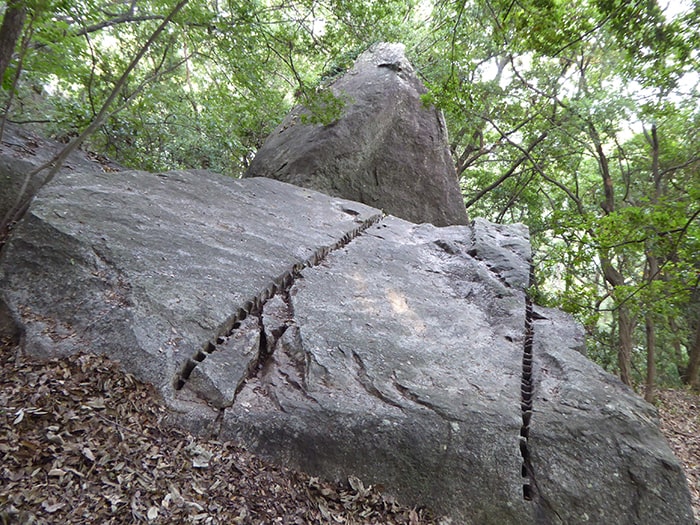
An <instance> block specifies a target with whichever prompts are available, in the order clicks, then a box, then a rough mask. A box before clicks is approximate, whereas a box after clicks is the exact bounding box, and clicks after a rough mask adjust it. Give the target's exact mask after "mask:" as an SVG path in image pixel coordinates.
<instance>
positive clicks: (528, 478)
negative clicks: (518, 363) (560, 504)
mask: <svg viewBox="0 0 700 525" xmlns="http://www.w3.org/2000/svg"><path fill="white" fill-rule="evenodd" d="M533 283H534V267H533V266H532V265H531V266H530V285H532V284H533ZM532 309H533V306H532V299H531V298H530V294H529V291H528V292H526V293H525V341H524V344H523V364H522V377H521V383H520V410H521V413H522V426H521V427H520V454H521V455H522V458H523V462H522V469H521V475H522V477H523V499H525V500H527V501H532V500H533V499H534V498H535V495H536V494H535V493H536V490H537V486H536V483H535V473H534V470H533V468H532V460H531V457H530V448H529V443H528V441H529V438H530V420H531V419H532V397H533V393H534V388H533V381H532V357H533V336H534V328H533V324H532Z"/></svg>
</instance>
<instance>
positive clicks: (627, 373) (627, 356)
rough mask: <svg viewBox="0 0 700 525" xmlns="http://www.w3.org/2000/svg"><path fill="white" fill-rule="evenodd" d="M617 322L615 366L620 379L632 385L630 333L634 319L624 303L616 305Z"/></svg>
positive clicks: (631, 333) (631, 332)
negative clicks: (617, 340) (617, 336)
mask: <svg viewBox="0 0 700 525" xmlns="http://www.w3.org/2000/svg"><path fill="white" fill-rule="evenodd" d="M617 322H618V326H619V329H620V340H619V344H620V346H619V348H618V350H617V366H618V367H619V369H620V379H621V380H622V382H623V383H624V384H626V385H627V386H632V340H633V339H632V335H633V333H634V320H633V319H632V316H631V315H630V311H629V308H627V307H626V306H624V305H621V306H619V307H618V311H617Z"/></svg>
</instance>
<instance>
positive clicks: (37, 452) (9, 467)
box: [0, 344, 700, 525]
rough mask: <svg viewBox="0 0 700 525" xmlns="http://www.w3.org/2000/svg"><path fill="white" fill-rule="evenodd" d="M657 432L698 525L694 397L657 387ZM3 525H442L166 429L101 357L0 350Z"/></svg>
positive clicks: (159, 408)
mask: <svg viewBox="0 0 700 525" xmlns="http://www.w3.org/2000/svg"><path fill="white" fill-rule="evenodd" d="M657 404H658V406H659V412H660V423H661V430H662V432H663V433H664V435H665V436H666V438H667V439H668V441H669V443H670V445H671V447H672V448H673V450H674V452H675V454H676V456H677V457H678V458H679V459H680V460H681V462H682V463H683V465H684V469H685V472H686V476H687V478H688V485H689V487H690V491H691V496H692V498H693V510H694V512H695V518H696V521H697V522H698V523H700V396H699V395H697V394H694V393H692V392H690V391H688V390H659V392H658V403H657ZM0 523H2V524H12V523H17V524H22V525H32V524H44V523H61V524H65V525H67V524H93V523H101V524H132V523H154V524H155V523H157V524H161V523H173V524H175V523H177V524H180V523H182V524H185V523H201V524H204V525H216V524H231V523H232V524H245V523H255V524H267V523H270V524H273V523H280V524H314V523H318V524H321V523H324V524H325V523H339V524H348V525H352V524H357V525H360V524H387V525H391V524H408V525H422V524H440V525H444V524H448V523H451V522H450V520H449V519H447V518H444V517H443V518H439V517H436V516H435V515H434V514H433V513H431V512H430V511H429V510H428V509H425V508H416V507H414V508H409V507H406V506H402V505H400V504H398V503H397V502H396V501H395V500H394V499H393V498H391V497H390V496H387V495H385V494H383V493H382V492H381V491H380V490H379V489H378V488H377V487H374V486H372V485H365V484H364V483H363V482H362V481H361V480H360V479H359V478H356V477H354V476H350V477H349V479H348V481H347V483H345V484H333V483H329V482H326V481H323V480H320V479H319V478H317V477H311V476H307V475H305V474H302V473H298V472H294V471H291V470H289V469H285V468H281V467H278V466H274V465H272V464H270V463H267V462H265V461H263V460H262V459H260V458H258V457H256V456H255V455H253V454H251V453H250V452H248V451H246V450H245V449H244V448H243V447H241V446H238V445H236V444H234V443H231V442H220V441H216V440H207V439H203V438H201V437H197V436H194V435H192V434H190V433H188V432H186V431H183V430H182V429H179V428H176V427H173V426H172V425H171V424H168V422H167V409H166V407H165V406H164V404H163V403H162V402H161V401H160V400H159V397H158V395H157V394H156V392H155V390H154V389H153V387H152V386H150V385H147V384H143V383H141V382H140V381H138V380H136V379H135V378H134V377H133V376H132V375H130V374H126V373H124V372H122V371H121V370H120V369H119V367H118V365H117V364H116V363H114V362H112V361H110V360H109V359H107V358H106V357H104V356H97V355H93V354H78V355H74V356H70V357H63V358H54V359H49V360H39V359H36V358H31V357H26V356H23V355H21V354H19V353H18V351H17V350H16V349H11V347H10V345H9V344H0Z"/></svg>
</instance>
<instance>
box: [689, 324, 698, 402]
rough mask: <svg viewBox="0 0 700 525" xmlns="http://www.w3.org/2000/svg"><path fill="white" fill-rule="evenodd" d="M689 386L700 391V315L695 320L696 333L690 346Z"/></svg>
mask: <svg viewBox="0 0 700 525" xmlns="http://www.w3.org/2000/svg"><path fill="white" fill-rule="evenodd" d="M688 355H689V357H690V359H689V360H688V372H687V373H686V377H687V378H688V384H689V385H690V386H691V388H693V389H694V390H700V315H698V316H697V318H696V319H695V333H694V337H693V338H692V340H691V342H690V345H688Z"/></svg>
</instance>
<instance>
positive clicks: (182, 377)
mask: <svg viewBox="0 0 700 525" xmlns="http://www.w3.org/2000/svg"><path fill="white" fill-rule="evenodd" d="M382 217H383V216H382V215H373V216H371V217H370V218H368V219H366V220H365V221H363V222H362V223H361V224H360V225H359V226H358V227H357V228H355V229H353V230H351V231H349V232H346V233H345V234H344V235H343V236H342V237H341V238H340V239H338V240H337V241H336V242H335V243H334V244H332V245H330V246H323V247H321V248H319V249H318V250H316V251H315V252H314V253H313V254H312V255H311V256H310V257H309V258H308V259H306V260H305V261H299V262H297V263H296V264H295V265H294V266H292V267H291V268H290V269H288V270H286V271H285V272H284V273H282V274H281V275H280V276H278V277H277V278H276V279H273V280H272V282H271V283H270V284H269V285H268V286H266V287H265V289H263V290H262V291H261V292H260V293H259V294H257V295H256V296H254V297H252V298H251V299H249V300H248V301H246V302H245V303H244V304H243V305H242V306H241V307H240V308H238V310H237V311H236V313H235V314H233V315H232V316H231V317H230V318H229V319H228V320H227V321H226V322H225V323H224V324H223V325H222V327H221V328H220V329H219V333H218V335H217V337H216V338H215V339H213V340H209V341H207V342H206V343H205V344H204V346H203V348H202V349H200V350H198V351H197V352H196V353H195V354H194V355H193V356H192V357H190V358H188V359H187V361H185V363H184V365H183V366H182V368H181V369H180V372H179V373H178V374H177V375H176V376H175V380H174V383H173V386H174V387H175V390H181V389H182V387H184V386H185V383H187V380H188V379H189V378H190V375H192V371H193V370H194V369H195V368H196V367H197V365H198V364H199V363H201V362H202V361H204V360H205V359H206V358H207V356H208V355H209V354H211V353H212V352H214V351H216V348H217V345H218V344H221V343H222V342H223V341H224V339H225V338H227V337H230V336H231V335H232V334H233V332H234V331H235V330H237V329H238V328H240V326H241V321H243V320H244V319H245V318H246V317H248V316H249V315H258V314H260V313H261V312H262V308H263V306H264V304H265V303H266V302H267V301H268V300H270V299H271V298H272V297H274V296H275V295H277V294H280V293H287V292H289V289H290V288H291V287H292V285H293V284H294V281H295V279H296V278H297V276H298V275H299V273H300V272H301V271H302V270H303V269H304V268H311V267H312V266H316V265H318V264H320V263H321V262H323V260H324V259H325V258H326V257H328V255H329V254H330V253H331V252H333V251H335V250H339V249H341V248H343V247H344V246H345V245H347V244H348V243H349V242H350V241H352V240H353V239H355V238H356V237H357V236H358V235H360V234H361V233H363V232H364V231H365V230H366V229H367V228H369V227H371V226H373V225H374V224H376V223H378V222H379V221H380V220H381V219H382Z"/></svg>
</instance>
